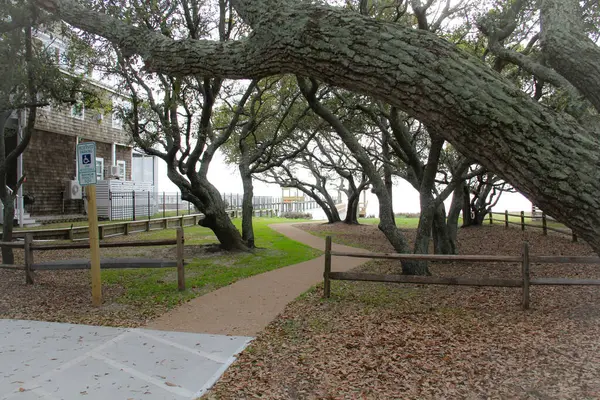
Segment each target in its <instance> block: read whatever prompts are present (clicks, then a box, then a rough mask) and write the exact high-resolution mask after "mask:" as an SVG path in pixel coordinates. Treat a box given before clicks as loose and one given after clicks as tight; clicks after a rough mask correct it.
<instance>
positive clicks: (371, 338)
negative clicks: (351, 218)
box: [207, 224, 600, 399]
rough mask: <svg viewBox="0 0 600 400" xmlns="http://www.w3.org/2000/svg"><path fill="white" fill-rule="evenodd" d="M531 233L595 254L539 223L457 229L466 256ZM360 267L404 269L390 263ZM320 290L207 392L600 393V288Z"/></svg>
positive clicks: (442, 268) (361, 232)
mask: <svg viewBox="0 0 600 400" xmlns="http://www.w3.org/2000/svg"><path fill="white" fill-rule="evenodd" d="M318 227H319V225H315V224H312V225H310V229H311V230H314V229H319V228H318ZM322 229H326V230H327V231H335V230H336V229H338V227H337V226H335V227H332V226H324V227H322ZM340 229H342V230H343V232H342V234H343V235H344V237H345V239H346V240H347V242H352V241H354V242H355V243H357V242H360V243H361V244H362V246H364V247H366V248H368V249H372V250H376V251H389V250H390V249H389V245H388V244H387V242H386V241H385V239H384V238H383V236H382V235H381V234H380V233H379V232H378V231H377V228H376V227H366V226H361V227H358V229H357V230H356V231H357V233H356V236H353V233H352V229H353V227H349V228H347V227H345V226H342V227H341V228H340ZM336 235H337V234H336ZM358 236H360V237H358ZM523 240H528V241H529V243H530V247H531V252H532V253H533V254H546V255H558V254H572V255H588V254H590V255H591V254H593V253H592V251H591V249H589V248H588V247H587V246H586V245H585V244H583V243H571V242H570V241H569V239H568V238H563V237H561V236H547V237H544V236H542V235H541V232H536V231H535V232H527V231H526V232H524V233H522V232H521V231H519V230H512V229H509V230H504V228H501V227H496V226H494V227H482V228H476V229H472V228H469V229H462V230H461V231H460V236H459V244H460V250H461V253H462V254H492V255H493V254H519V253H520V251H521V245H522V242H523ZM360 268H361V269H362V270H365V271H369V272H376V273H393V272H397V271H398V266H397V265H390V264H389V263H385V262H383V263H381V262H371V263H369V264H368V265H366V266H363V267H360ZM431 269H432V272H433V273H434V274H435V275H441V276H471V277H477V276H491V277H501V276H502V277H504V276H506V277H518V276H519V274H520V269H519V266H518V265H516V264H514V265H510V264H508V265H507V264H499V263H498V264H462V265H459V264H456V265H455V264H451V263H444V264H441V263H438V264H432V266H431ZM532 273H533V274H534V275H535V276H548V277H549V276H562V277H585V278H593V277H595V278H598V276H600V272H599V271H598V269H597V267H594V266H589V265H578V266H566V265H545V266H539V265H536V266H533V269H532ZM321 290H322V288H320V287H318V288H317V289H316V290H313V291H311V292H309V293H308V294H307V295H306V296H302V297H301V298H299V299H298V300H296V301H295V302H293V303H291V304H290V305H289V306H288V307H287V308H286V310H285V311H284V312H283V313H282V314H281V315H280V316H279V317H278V318H277V319H276V320H275V321H274V322H273V323H271V324H270V325H269V327H268V328H267V329H266V330H265V331H264V332H263V333H262V334H261V335H259V337H258V338H257V339H256V340H255V341H253V343H252V344H251V346H250V347H249V348H248V349H247V350H246V351H244V352H243V353H242V354H241V355H240V357H239V358H238V360H237V361H236V363H234V365H232V367H230V368H229V370H228V371H227V372H226V373H225V375H224V376H223V377H222V378H221V380H220V381H219V382H218V383H217V385H216V386H215V387H214V389H213V390H212V391H211V393H210V394H209V395H207V398H211V399H213V398H214V399H223V398H235V399H249V398H255V397H262V398H269V399H289V398H311V399H312V398H331V399H361V398H365V399H396V398H402V399H440V398H449V399H450V398H468V399H479V398H491V399H504V398H514V399H533V398H561V399H567V398H582V399H583V398H600V352H598V348H599V347H600V320H599V317H600V291H599V290H598V289H597V288H594V287H533V288H532V309H531V310H529V311H527V312H523V311H522V310H521V309H520V304H519V302H520V294H521V293H520V290H519V289H514V288H469V287H451V286H434V285H429V286H426V285H421V286H419V285H393V284H377V283H369V282H339V281H334V282H333V284H332V298H331V299H330V300H326V301H324V300H322V299H321Z"/></svg>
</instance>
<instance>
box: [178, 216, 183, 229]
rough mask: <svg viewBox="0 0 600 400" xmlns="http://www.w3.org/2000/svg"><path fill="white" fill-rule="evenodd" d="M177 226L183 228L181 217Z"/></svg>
mask: <svg viewBox="0 0 600 400" xmlns="http://www.w3.org/2000/svg"><path fill="white" fill-rule="evenodd" d="M179 226H180V227H182V228H183V215H182V216H181V218H180V219H179Z"/></svg>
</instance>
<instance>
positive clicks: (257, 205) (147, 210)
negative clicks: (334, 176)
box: [108, 191, 317, 221]
mask: <svg viewBox="0 0 600 400" xmlns="http://www.w3.org/2000/svg"><path fill="white" fill-rule="evenodd" d="M108 197H109V203H110V210H109V216H110V220H111V221H123V220H133V221H136V220H141V219H150V218H152V217H155V218H159V217H171V216H180V215H189V214H195V213H197V212H198V210H197V209H196V206H194V205H193V204H192V203H190V202H189V201H185V200H182V199H181V193H180V192H149V191H137V192H136V191H127V192H117V191H109V196H108ZM221 198H222V199H223V202H224V203H225V208H226V209H227V210H230V211H231V210H240V209H241V208H242V199H243V195H242V194H240V193H221ZM252 207H253V209H254V210H255V211H261V210H262V211H266V210H274V211H275V212H286V211H305V210H308V209H311V208H315V207H317V205H316V203H315V202H313V201H312V200H310V201H304V202H294V203H284V202H282V199H281V198H280V197H273V196H254V197H253V198H252Z"/></svg>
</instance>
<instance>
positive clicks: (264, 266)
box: [102, 218, 321, 308]
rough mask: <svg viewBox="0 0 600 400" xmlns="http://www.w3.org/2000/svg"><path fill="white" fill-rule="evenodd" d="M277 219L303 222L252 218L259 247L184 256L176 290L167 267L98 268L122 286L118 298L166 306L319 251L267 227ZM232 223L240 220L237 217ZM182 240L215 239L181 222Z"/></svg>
mask: <svg viewBox="0 0 600 400" xmlns="http://www.w3.org/2000/svg"><path fill="white" fill-rule="evenodd" d="M278 222H303V221H302V220H286V219H282V218H256V219H255V220H254V232H255V236H256V244H257V246H258V247H259V248H258V249H256V250H255V251H254V252H252V253H243V252H240V253H217V254H215V255H203V256H202V258H196V259H186V262H189V263H190V264H189V265H188V266H186V271H185V273H186V287H187V289H186V290H185V291H184V292H178V291H177V276H176V271H175V270H174V269H173V268H170V269H129V270H106V271H102V279H103V282H104V283H106V284H118V285H120V286H122V287H123V288H124V289H125V293H124V294H123V295H122V296H121V297H120V298H119V300H118V301H119V302H122V303H124V304H131V305H136V306H138V307H139V306H142V305H143V306H147V307H152V306H153V305H162V306H166V307H168V308H171V307H173V306H175V305H177V304H179V303H181V302H184V301H187V300H189V299H192V298H194V297H197V296H200V295H202V294H205V293H207V292H210V291H212V290H215V289H218V288H220V287H222V286H226V285H229V284H231V283H233V282H235V281H237V280H239V279H243V278H246V277H249V276H252V275H256V274H260V273H262V272H266V271H270V270H273V269H277V268H281V267H284V266H287V265H292V264H296V263H299V262H302V261H306V260H310V259H312V258H315V257H317V256H319V255H320V254H321V252H319V251H318V250H315V249H313V248H311V247H308V246H305V245H303V244H300V243H298V242H294V241H292V240H290V239H288V238H286V237H285V236H283V235H280V234H279V233H277V232H275V231H273V230H272V229H270V228H269V227H268V225H269V224H273V223H278ZM234 223H235V224H236V225H237V226H238V228H239V226H240V224H241V220H240V219H236V220H235V221H234ZM174 236H175V233H174V230H172V229H169V230H162V231H154V232H149V233H140V234H138V235H136V239H142V240H143V239H147V240H152V239H164V238H172V237H174ZM185 240H186V242H185V244H186V246H191V245H199V244H207V243H216V242H217V241H216V238H215V237H214V235H213V234H212V232H211V231H210V230H209V229H206V228H202V227H199V226H196V227H188V228H185Z"/></svg>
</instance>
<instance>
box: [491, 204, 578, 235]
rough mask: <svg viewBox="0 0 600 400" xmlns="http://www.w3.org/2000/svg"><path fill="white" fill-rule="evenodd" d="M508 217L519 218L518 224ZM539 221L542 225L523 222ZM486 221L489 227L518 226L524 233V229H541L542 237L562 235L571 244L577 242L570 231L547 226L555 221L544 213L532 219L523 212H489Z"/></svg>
mask: <svg viewBox="0 0 600 400" xmlns="http://www.w3.org/2000/svg"><path fill="white" fill-rule="evenodd" d="M494 215H501V216H503V217H504V218H494ZM510 217H513V218H519V222H515V221H511V220H510ZM527 218H529V219H531V220H532V221H533V220H534V219H540V220H541V221H542V224H541V225H540V224H528V223H526V222H525V219H527ZM488 220H489V221H490V225H491V224H493V223H494V222H501V223H504V227H506V228H508V227H509V225H519V226H520V227H521V230H522V231H524V230H525V227H530V228H536V229H541V230H542V232H543V234H544V235H547V234H548V231H552V232H558V233H562V234H563V235H570V236H571V238H572V240H573V242H577V235H576V234H575V233H574V232H572V231H571V230H570V229H568V228H567V229H560V228H555V227H552V226H548V221H555V219H554V218H551V217H548V216H547V215H546V214H545V213H542V216H541V217H532V216H529V215H525V212H524V211H521V213H520V214H511V213H509V212H508V211H504V212H503V213H496V212H490V213H488Z"/></svg>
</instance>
